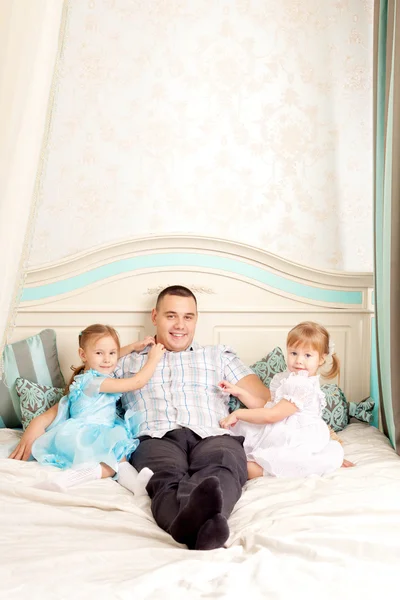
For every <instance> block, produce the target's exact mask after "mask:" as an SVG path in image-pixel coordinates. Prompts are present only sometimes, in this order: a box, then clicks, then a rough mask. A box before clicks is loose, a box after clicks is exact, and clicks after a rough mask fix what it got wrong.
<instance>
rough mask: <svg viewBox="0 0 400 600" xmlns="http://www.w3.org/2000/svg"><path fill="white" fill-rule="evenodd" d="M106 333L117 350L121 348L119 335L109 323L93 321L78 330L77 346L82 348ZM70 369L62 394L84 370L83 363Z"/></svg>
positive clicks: (66, 391)
mask: <svg viewBox="0 0 400 600" xmlns="http://www.w3.org/2000/svg"><path fill="white" fill-rule="evenodd" d="M107 335H109V336H111V337H112V338H113V340H114V342H115V343H116V344H117V348H118V352H119V350H120V349H121V344H120V341H119V335H118V333H117V331H116V330H115V329H114V327H111V326H110V325H101V324H99V323H95V325H89V327H86V329H84V330H83V331H81V332H80V334H79V336H78V340H79V348H82V349H83V350H84V349H85V348H86V346H87V345H88V344H90V343H94V342H96V341H97V340H99V339H100V338H102V337H105V336H107ZM71 369H72V376H71V379H70V380H69V382H68V384H67V386H66V388H65V390H64V396H66V395H67V394H68V392H69V388H70V386H71V384H72V382H73V381H74V379H75V377H76V376H77V375H79V374H80V373H82V372H83V371H84V370H85V365H84V364H82V365H80V366H79V367H73V366H72V367H71Z"/></svg>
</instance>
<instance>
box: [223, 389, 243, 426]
mask: <svg viewBox="0 0 400 600" xmlns="http://www.w3.org/2000/svg"><path fill="white" fill-rule="evenodd" d="M233 387H235V386H233ZM236 412H237V411H236V410H234V411H233V413H231V414H230V415H228V416H227V417H224V418H223V419H221V420H220V422H219V425H220V427H222V429H229V427H233V426H234V425H236V423H237V422H238V421H239V419H238V418H237V416H236V414H235V413H236Z"/></svg>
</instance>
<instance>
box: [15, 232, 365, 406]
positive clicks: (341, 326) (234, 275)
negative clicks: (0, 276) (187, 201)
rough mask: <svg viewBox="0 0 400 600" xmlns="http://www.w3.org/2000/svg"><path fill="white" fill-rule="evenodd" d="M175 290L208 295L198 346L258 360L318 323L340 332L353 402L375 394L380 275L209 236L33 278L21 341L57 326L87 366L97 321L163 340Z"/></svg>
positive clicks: (110, 254) (49, 269)
mask: <svg viewBox="0 0 400 600" xmlns="http://www.w3.org/2000/svg"><path fill="white" fill-rule="evenodd" d="M172 284H182V285H185V286H187V287H189V288H191V289H192V290H193V292H194V293H195V294H196V296H197V299H198V306H199V313H200V315H199V322H198V326H197V331H196V340H197V341H198V342H199V343H201V344H215V343H223V344H228V345H230V346H232V347H233V348H234V349H235V350H236V351H237V353H238V354H239V356H240V357H241V358H242V360H243V361H244V362H245V363H247V364H251V363H253V362H254V361H256V360H257V359H259V358H261V357H262V356H264V355H265V354H266V353H267V352H268V351H269V350H271V349H272V348H273V347H275V346H277V345H280V346H281V347H282V348H284V347H285V339H286V334H287V332H288V330H289V329H290V328H291V327H293V326H294V325H295V324H296V323H298V322H300V321H302V320H306V319H312V320H316V321H319V322H321V323H322V324H324V325H325V326H326V327H327V328H328V329H329V331H330V333H331V336H332V339H333V341H334V343H335V347H336V352H337V354H338V356H339V358H340V360H341V375H340V386H341V387H342V388H343V390H344V392H345V394H346V397H347V398H348V400H349V401H355V402H358V401H360V400H362V399H363V398H365V397H366V396H368V395H369V393H370V365H371V321H372V318H373V305H372V287H373V280H372V275H371V274H369V273H366V274H365V273H363V274H359V273H339V272H328V271H320V270H315V269H310V268H307V267H303V266H300V265H297V264H295V263H292V262H290V261H287V260H284V259H282V258H278V257H277V256H274V255H272V254H269V253H267V252H263V251H261V250H257V249H255V248H252V247H249V246H245V245H243V244H237V243H233V242H227V241H223V240H219V239H211V238H206V237H188V236H168V237H151V238H146V239H137V240H133V241H130V242H126V243H122V244H116V245H113V246H110V247H107V248H101V249H98V250H95V251H92V252H90V253H84V254H79V255H76V256H73V257H72V258H69V259H68V260H64V261H61V262H59V263H55V264H49V265H48V266H46V267H44V268H40V269H36V270H32V271H31V272H29V274H28V276H27V280H26V286H25V289H24V292H23V296H22V302H21V304H20V307H19V311H18V316H17V322H16V328H15V330H14V333H13V339H12V341H16V340H18V339H22V338H25V337H27V336H29V335H32V334H34V333H37V332H38V331H39V330H40V329H43V328H46V327H50V328H52V329H54V330H55V331H56V333H57V346H58V351H59V358H60V363H61V369H62V371H63V373H64V375H65V376H69V373H70V370H69V367H70V365H71V364H77V362H78V356H77V336H78V333H79V331H81V330H82V329H83V328H84V327H86V326H87V325H89V324H90V323H95V322H100V323H109V324H111V325H113V326H114V327H116V328H117V330H118V331H119V333H120V336H121V342H122V344H125V343H127V342H130V341H134V340H137V339H141V338H143V337H144V336H145V335H149V334H153V333H154V330H153V326H152V323H151V320H150V310H151V308H152V307H153V306H154V304H155V299H156V297H157V294H158V292H159V291H160V290H161V289H163V288H164V287H166V286H167V285H172Z"/></svg>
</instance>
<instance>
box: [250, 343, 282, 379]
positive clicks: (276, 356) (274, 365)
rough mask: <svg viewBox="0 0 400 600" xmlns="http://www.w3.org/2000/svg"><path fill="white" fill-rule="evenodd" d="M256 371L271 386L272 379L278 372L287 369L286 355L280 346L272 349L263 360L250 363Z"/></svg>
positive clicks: (251, 367)
mask: <svg viewBox="0 0 400 600" xmlns="http://www.w3.org/2000/svg"><path fill="white" fill-rule="evenodd" d="M250 369H253V371H254V373H255V374H256V375H258V376H259V378H260V379H261V381H262V382H263V384H264V385H266V386H267V387H268V388H269V385H270V383H271V379H272V378H273V377H274V375H276V374H277V373H282V372H283V371H285V370H286V361H285V355H284V354H283V351H282V349H281V348H279V346H277V347H276V348H274V349H273V350H271V352H269V353H268V354H267V356H264V358H262V359H261V360H258V361H257V362H256V363H254V365H250Z"/></svg>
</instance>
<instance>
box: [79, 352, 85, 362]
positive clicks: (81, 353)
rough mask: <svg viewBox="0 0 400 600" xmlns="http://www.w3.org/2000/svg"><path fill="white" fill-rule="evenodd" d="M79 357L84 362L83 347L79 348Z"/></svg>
mask: <svg viewBox="0 0 400 600" xmlns="http://www.w3.org/2000/svg"><path fill="white" fill-rule="evenodd" d="M79 358H80V359H81V361H82V362H83V363H84V362H86V356H85V351H84V349H83V348H79Z"/></svg>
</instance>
